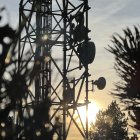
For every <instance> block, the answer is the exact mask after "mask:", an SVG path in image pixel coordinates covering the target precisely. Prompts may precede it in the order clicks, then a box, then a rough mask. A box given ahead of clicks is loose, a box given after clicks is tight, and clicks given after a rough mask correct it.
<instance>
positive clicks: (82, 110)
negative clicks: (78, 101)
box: [77, 102, 99, 126]
mask: <svg viewBox="0 0 140 140" xmlns="http://www.w3.org/2000/svg"><path fill="white" fill-rule="evenodd" d="M78 111H79V114H80V117H81V120H82V122H83V124H85V123H86V107H85V106H84V107H79V108H78ZM98 111H99V107H98V105H97V104H96V103H95V102H91V103H90V104H89V105H88V124H89V126H90V124H91V122H93V123H95V121H96V114H97V113H98ZM77 121H78V122H80V119H78V120H77Z"/></svg>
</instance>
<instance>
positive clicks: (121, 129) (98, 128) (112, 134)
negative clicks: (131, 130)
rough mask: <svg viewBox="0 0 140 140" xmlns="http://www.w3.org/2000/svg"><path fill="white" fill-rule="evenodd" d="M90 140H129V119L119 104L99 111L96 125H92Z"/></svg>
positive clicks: (113, 104)
mask: <svg viewBox="0 0 140 140" xmlns="http://www.w3.org/2000/svg"><path fill="white" fill-rule="evenodd" d="M89 139H90V140H127V139H128V130H127V119H126V118H125V114H124V113H122V112H121V110H120V108H119V107H118V104H117V103H116V102H112V103H111V104H110V105H109V106H108V108H107V109H106V110H105V111H99V113H98V114H97V116H96V122H95V124H93V123H91V130H90V132H89Z"/></svg>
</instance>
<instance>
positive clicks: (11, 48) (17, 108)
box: [0, 7, 60, 140]
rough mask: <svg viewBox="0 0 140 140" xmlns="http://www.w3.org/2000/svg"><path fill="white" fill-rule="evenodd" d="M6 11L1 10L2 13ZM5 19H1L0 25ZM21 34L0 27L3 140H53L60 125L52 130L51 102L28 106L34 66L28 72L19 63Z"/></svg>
mask: <svg viewBox="0 0 140 140" xmlns="http://www.w3.org/2000/svg"><path fill="white" fill-rule="evenodd" d="M3 10H4V8H3V7H2V8H1V9H0V11H3ZM2 18H3V17H1V16H0V21H1V20H2ZM23 24H26V23H24V22H23ZM21 32H22V28H21V29H20V30H19V29H17V30H13V29H12V28H11V27H10V26H9V24H7V25H5V26H3V27H0V48H1V52H0V139H2V140H22V139H26V140H46V139H48V140H53V136H54V134H55V133H56V132H57V133H58V131H59V128H60V125H58V124H60V123H59V119H58V118H57V119H56V120H55V123H54V128H53V129H51V125H50V119H49V111H50V107H51V100H50V98H49V97H47V98H46V99H45V100H43V101H42V102H40V103H39V104H36V103H35V100H32V101H31V104H30V103H28V95H30V90H29V86H30V85H31V83H32V82H33V78H34V77H35V74H33V72H35V70H34V68H35V64H34V66H33V68H28V67H27V66H26V65H24V62H22V61H19V60H18V59H17V56H18V49H17V46H18V38H19V34H20V33H21ZM29 56H30V52H27V53H26V56H25V57H26V59H28V58H29ZM19 64H20V65H21V66H23V67H22V69H19V67H18V66H19ZM11 114H12V115H11ZM58 139H59V140H60V138H58Z"/></svg>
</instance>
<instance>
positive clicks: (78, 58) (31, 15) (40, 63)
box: [18, 0, 95, 140]
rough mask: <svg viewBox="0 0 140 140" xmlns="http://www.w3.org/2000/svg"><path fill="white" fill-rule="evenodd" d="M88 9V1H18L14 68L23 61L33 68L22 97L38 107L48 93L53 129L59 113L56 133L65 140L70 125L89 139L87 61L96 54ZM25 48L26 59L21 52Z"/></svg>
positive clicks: (23, 52)
mask: <svg viewBox="0 0 140 140" xmlns="http://www.w3.org/2000/svg"><path fill="white" fill-rule="evenodd" d="M89 9H90V7H89V6H88V0H21V2H20V14H19V19H20V20H19V24H20V29H23V32H22V33H21V34H20V41H19V49H18V52H19V55H18V58H19V66H18V67H19V70H20V69H22V67H23V65H21V64H20V62H24V61H25V63H23V64H24V65H26V66H29V67H32V66H34V67H35V70H36V71H35V74H36V75H35V79H34V81H33V84H32V86H31V87H30V88H31V90H30V93H29V95H28V97H27V100H30V101H31V102H34V103H35V104H36V105H37V104H39V103H40V102H41V101H43V100H45V99H46V97H48V96H49V97H51V99H52V109H51V116H50V124H51V126H52V127H54V125H53V124H54V123H53V122H54V120H55V117H56V116H57V115H60V117H61V118H62V126H61V127H62V130H61V132H56V133H57V135H58V136H60V137H61V139H62V140H66V139H67V137H68V134H69V131H70V128H71V125H72V124H74V125H75V126H76V128H77V129H78V131H79V132H80V134H81V136H83V138H85V139H88V104H89V100H88V92H89V76H90V74H89V72H88V69H89V68H88V65H89V64H90V63H92V61H93V60H94V56H95V46H94V43H93V42H91V41H89V38H88V33H89V32H90V30H89V29H88V10H89ZM28 51H30V57H29V58H28V59H27V58H25V57H24V56H25V54H26V53H27V52H28ZM33 74H34V73H33ZM92 84H93V81H92ZM82 100H83V101H82ZM31 105H32V103H31ZM81 106H86V124H84V123H83V122H82V119H81V116H80V114H79V111H78V107H81ZM75 114H76V118H75ZM76 119H78V120H79V122H80V125H79V122H77V121H76Z"/></svg>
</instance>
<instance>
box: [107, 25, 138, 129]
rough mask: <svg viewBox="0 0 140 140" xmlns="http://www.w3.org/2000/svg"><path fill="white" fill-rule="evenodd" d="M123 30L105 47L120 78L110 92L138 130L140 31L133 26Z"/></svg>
mask: <svg viewBox="0 0 140 140" xmlns="http://www.w3.org/2000/svg"><path fill="white" fill-rule="evenodd" d="M123 32H124V37H122V36H120V35H118V34H116V35H114V36H113V37H112V43H113V45H112V46H109V48H107V50H108V51H109V52H111V53H112V54H113V55H114V57H115V63H114V68H115V70H116V72H117V74H118V75H119V77H120V78H121V81H120V82H118V83H116V84H115V86H116V89H115V90H114V91H113V92H112V94H113V95H115V96H117V97H119V98H120V100H121V101H122V102H124V103H125V105H126V109H127V110H128V111H129V115H130V117H131V119H132V120H133V121H134V122H135V123H136V125H134V127H135V128H136V129H138V130H140V31H139V27H137V26H134V32H133V31H132V30H130V29H129V28H127V29H125V30H123Z"/></svg>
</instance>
